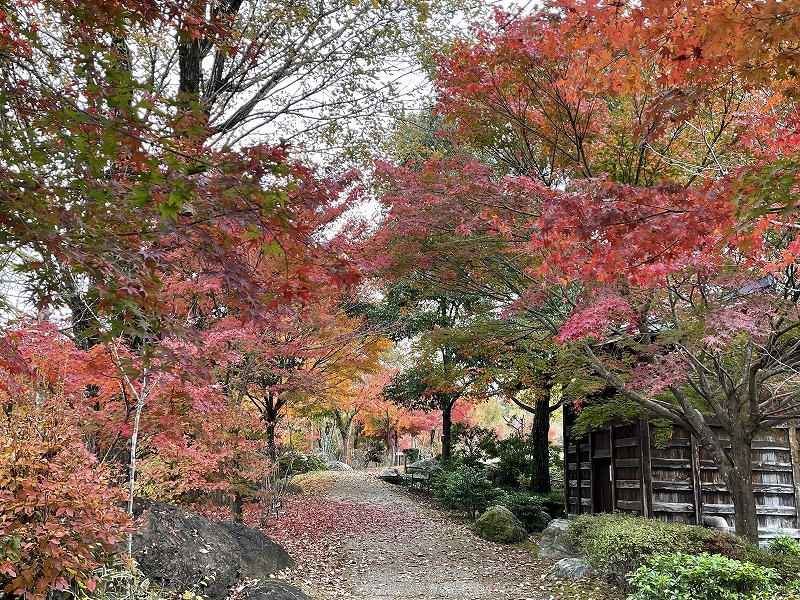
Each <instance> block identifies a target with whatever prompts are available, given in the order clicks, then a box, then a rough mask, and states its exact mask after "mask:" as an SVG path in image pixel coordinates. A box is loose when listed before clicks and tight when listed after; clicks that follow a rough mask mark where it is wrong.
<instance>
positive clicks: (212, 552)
mask: <svg viewBox="0 0 800 600" xmlns="http://www.w3.org/2000/svg"><path fill="white" fill-rule="evenodd" d="M134 514H135V515H136V516H139V515H143V523H142V527H140V529H139V531H137V532H136V533H135V534H134V536H133V557H134V558H135V559H136V562H137V563H138V564H139V568H140V569H141V570H142V572H143V573H144V574H145V575H146V576H147V577H148V578H149V579H150V580H151V581H153V582H154V583H156V584H159V585H163V586H164V587H166V588H168V589H171V590H176V591H185V590H190V589H191V590H193V591H195V592H196V593H198V594H200V595H202V596H204V597H206V598H207V599H208V600H221V599H222V598H225V596H226V595H227V593H228V590H229V589H230V588H231V587H233V586H234V585H235V584H236V583H237V582H239V581H241V580H242V579H246V578H247V579H264V578H269V576H270V575H273V574H275V573H277V572H278V571H281V570H283V569H287V568H289V567H291V566H292V565H293V564H294V563H293V561H292V559H291V558H290V557H289V555H288V554H287V553H286V551H285V550H284V549H283V548H282V547H281V546H279V545H278V544H276V543H275V542H273V541H272V540H271V539H269V538H268V537H267V536H265V535H264V534H263V533H261V532H260V531H258V530H257V529H251V528H249V527H246V526H244V525H241V524H234V523H223V522H217V521H211V520H209V519H206V518H205V517H202V516H200V515H198V514H196V513H192V512H189V511H185V510H182V509H180V508H177V507H175V506H170V505H169V504H163V503H160V502H147V501H137V506H136V509H135V510H134Z"/></svg>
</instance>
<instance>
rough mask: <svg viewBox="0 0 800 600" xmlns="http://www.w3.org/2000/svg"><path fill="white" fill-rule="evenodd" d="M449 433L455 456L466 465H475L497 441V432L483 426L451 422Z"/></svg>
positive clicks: (487, 453)
mask: <svg viewBox="0 0 800 600" xmlns="http://www.w3.org/2000/svg"><path fill="white" fill-rule="evenodd" d="M451 435H452V436H453V442H454V446H455V447H454V452H453V453H454V455H455V457H456V458H457V459H458V460H460V461H461V462H463V463H464V464H467V465H472V466H477V465H478V461H479V460H482V459H484V458H485V457H486V456H487V455H489V451H490V450H491V449H492V448H493V447H494V446H495V444H496V443H497V434H496V433H495V432H494V431H492V430H491V429H486V428H485V427H479V426H472V425H467V424H466V423H453V429H452V433H451Z"/></svg>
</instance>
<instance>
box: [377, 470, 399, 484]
mask: <svg viewBox="0 0 800 600" xmlns="http://www.w3.org/2000/svg"><path fill="white" fill-rule="evenodd" d="M378 479H383V480H384V481H388V482H389V483H403V482H404V481H405V475H403V474H402V473H401V472H400V471H398V470H397V469H394V468H388V469H383V470H382V471H381V472H380V473H378Z"/></svg>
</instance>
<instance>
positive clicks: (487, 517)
mask: <svg viewBox="0 0 800 600" xmlns="http://www.w3.org/2000/svg"><path fill="white" fill-rule="evenodd" d="M472 528H473V529H474V530H475V533H477V534H478V535H479V536H481V537H482V538H483V539H485V540H489V541H490V542H500V543H502V544H513V543H514V542H521V541H523V540H526V539H528V532H527V531H525V527H523V526H522V523H521V522H520V521H519V519H517V517H515V516H514V515H513V513H512V512H511V511H510V510H508V509H507V508H506V507H505V506H490V507H489V508H487V509H486V512H484V513H483V514H482V515H481V516H480V517H478V519H477V520H476V521H475V522H474V523H473V524H472Z"/></svg>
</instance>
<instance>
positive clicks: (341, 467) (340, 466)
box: [325, 460, 353, 471]
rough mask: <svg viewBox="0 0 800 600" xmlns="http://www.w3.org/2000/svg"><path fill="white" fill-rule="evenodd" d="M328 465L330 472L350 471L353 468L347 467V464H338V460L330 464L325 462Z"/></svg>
mask: <svg viewBox="0 0 800 600" xmlns="http://www.w3.org/2000/svg"><path fill="white" fill-rule="evenodd" d="M325 464H326V465H328V469H330V470H331V471H352V470H353V467H351V466H350V465H348V464H347V463H343V462H339V461H338V460H332V461H330V462H326V463H325Z"/></svg>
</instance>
